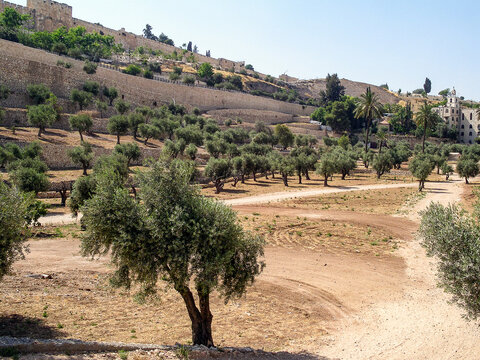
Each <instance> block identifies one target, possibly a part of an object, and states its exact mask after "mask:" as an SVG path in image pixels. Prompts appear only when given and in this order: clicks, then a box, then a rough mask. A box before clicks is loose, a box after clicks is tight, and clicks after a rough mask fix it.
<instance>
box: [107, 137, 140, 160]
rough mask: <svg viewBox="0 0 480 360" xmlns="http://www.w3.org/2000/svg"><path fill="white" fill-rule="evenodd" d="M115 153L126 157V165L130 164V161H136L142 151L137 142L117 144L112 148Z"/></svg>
mask: <svg viewBox="0 0 480 360" xmlns="http://www.w3.org/2000/svg"><path fill="white" fill-rule="evenodd" d="M113 152H114V153H116V154H121V155H123V156H125V158H126V159H127V166H130V163H131V162H132V161H137V160H138V159H140V156H142V151H141V150H140V147H139V146H138V144H137V143H133V142H131V143H126V144H117V145H115V149H114V150H113Z"/></svg>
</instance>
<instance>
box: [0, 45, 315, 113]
mask: <svg viewBox="0 0 480 360" xmlns="http://www.w3.org/2000/svg"><path fill="white" fill-rule="evenodd" d="M60 59H61V60H63V61H66V60H67V61H69V62H71V63H72V64H73V67H72V68H70V69H66V68H64V67H62V66H57V65H56V64H57V61H58V60H60ZM82 69H83V62H81V61H76V60H73V59H66V58H64V57H61V56H58V55H55V54H52V53H48V52H45V51H43V50H38V49H34V48H29V47H26V46H23V45H21V44H18V43H13V42H9V41H5V40H0V82H2V83H4V84H6V85H7V86H8V87H9V89H10V90H11V91H12V95H11V96H10V98H9V99H8V100H7V102H6V103H5V104H3V105H4V106H5V107H26V106H27V105H28V104H29V100H28V98H27V96H26V88H27V85H29V84H39V83H44V84H46V85H47V86H48V87H50V88H51V89H52V91H53V93H54V94H55V95H56V96H57V97H59V98H60V99H63V100H66V99H68V98H69V97H70V92H71V90H72V89H74V88H80V87H81V86H82V84H83V83H84V82H85V81H86V80H93V81H97V82H99V83H100V84H101V85H102V86H108V87H111V86H114V87H116V88H117V89H118V91H119V97H120V98H123V99H124V100H125V101H128V102H131V103H133V104H134V105H137V106H141V105H147V106H160V105H162V104H167V103H170V102H172V101H175V102H176V103H178V104H184V105H186V106H187V108H190V109H191V108H193V107H198V108H200V109H201V110H203V111H210V110H221V109H253V110H262V111H273V112H278V113H284V114H290V115H297V116H302V115H303V116H307V115H310V114H311V113H312V112H313V110H314V108H313V107H310V106H303V105H299V104H292V103H287V102H283V101H277V100H273V99H268V98H264V97H260V96H254V95H249V94H246V93H241V92H230V91H219V90H214V89H209V88H203V87H195V86H186V85H182V84H175V83H165V82H160V81H154V80H150V79H145V78H142V77H136V76H131V75H127V74H123V73H120V72H118V71H114V70H110V69H106V68H101V67H99V68H98V69H97V72H96V74H92V75H87V74H86V73H85V72H84V71H83V70H82ZM67 106H71V105H67Z"/></svg>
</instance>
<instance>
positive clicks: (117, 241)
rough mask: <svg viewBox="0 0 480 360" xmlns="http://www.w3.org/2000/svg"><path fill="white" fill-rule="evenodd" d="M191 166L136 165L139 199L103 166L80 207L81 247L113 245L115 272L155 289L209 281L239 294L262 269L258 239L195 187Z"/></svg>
mask: <svg viewBox="0 0 480 360" xmlns="http://www.w3.org/2000/svg"><path fill="white" fill-rule="evenodd" d="M191 171H192V167H191V166H188V164H185V163H183V162H182V161H179V160H174V161H172V162H170V163H168V162H166V161H159V162H158V163H156V164H154V165H153V166H152V168H151V170H149V171H146V172H144V173H141V174H140V175H139V178H138V181H139V184H140V188H141V189H142V191H141V192H140V194H139V199H138V200H139V201H136V200H134V199H133V198H132V197H131V196H129V194H128V190H127V189H126V188H123V187H119V186H118V184H120V183H121V182H120V181H117V180H116V179H115V177H116V175H115V174H114V173H109V172H108V171H107V172H106V173H105V174H103V175H99V176H97V182H98V185H97V188H96V194H95V195H94V196H93V198H92V199H90V200H88V201H86V203H85V206H84V207H83V212H84V217H83V220H82V221H83V223H84V224H85V226H86V229H87V231H86V236H85V237H84V238H83V242H82V248H83V254H84V255H90V256H95V255H101V254H104V253H106V252H108V251H109V250H111V251H112V261H113V263H114V264H115V265H116V267H117V273H116V276H115V279H116V281H117V283H118V284H119V285H126V286H127V287H128V286H129V285H130V284H131V283H132V282H139V283H140V284H142V285H143V287H144V290H146V293H147V294H148V293H150V292H151V291H154V290H155V288H156V284H157V282H158V281H160V280H164V281H166V282H167V283H170V284H171V285H173V287H174V288H175V289H176V290H177V291H179V292H181V291H184V290H185V289H186V288H188V287H189V286H190V281H193V283H194V284H195V289H197V291H200V292H205V293H209V292H210V291H212V290H214V289H216V290H218V291H219V292H220V293H221V294H222V295H223V296H224V297H225V299H227V300H228V299H230V298H231V297H236V296H240V295H242V294H243V293H244V292H245V290H246V287H247V286H248V285H249V284H251V283H252V282H253V280H254V278H255V277H256V276H257V275H258V274H259V273H260V272H261V271H262V269H263V266H264V264H263V262H262V261H260V260H259V258H260V257H261V256H262V255H263V244H264V241H263V239H261V238H259V237H258V236H255V235H252V234H250V233H248V232H245V231H244V230H243V229H242V227H241V225H240V224H239V223H238V222H237V220H236V214H235V212H234V211H233V210H231V209H230V208H229V207H227V206H225V205H223V204H222V203H220V202H217V201H215V200H213V199H209V198H205V197H203V196H201V195H200V194H199V191H198V189H197V188H196V187H195V186H192V185H191V184H190V179H191Z"/></svg>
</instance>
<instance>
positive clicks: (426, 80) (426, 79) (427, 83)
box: [423, 77, 432, 94]
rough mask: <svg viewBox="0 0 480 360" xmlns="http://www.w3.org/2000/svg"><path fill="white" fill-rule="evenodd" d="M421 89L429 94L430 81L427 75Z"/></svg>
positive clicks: (430, 88) (430, 89)
mask: <svg viewBox="0 0 480 360" xmlns="http://www.w3.org/2000/svg"><path fill="white" fill-rule="evenodd" d="M423 90H424V91H425V94H429V93H430V92H431V91H432V82H431V81H430V79H429V78H428V77H427V78H425V83H424V84H423Z"/></svg>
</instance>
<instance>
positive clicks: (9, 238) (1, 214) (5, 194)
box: [0, 182, 27, 278]
mask: <svg viewBox="0 0 480 360" xmlns="http://www.w3.org/2000/svg"><path fill="white" fill-rule="evenodd" d="M26 215H27V214H26V207H25V204H24V199H23V197H22V195H21V194H20V193H19V192H18V191H17V190H16V189H15V188H9V187H8V186H7V185H5V184H4V183H2V182H0V278H2V277H3V276H4V275H6V274H8V272H9V271H10V269H11V267H12V264H13V262H14V261H16V260H19V259H23V258H24V252H25V251H26V250H27V248H26V246H25V245H24V243H25V241H26V240H27V220H26Z"/></svg>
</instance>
